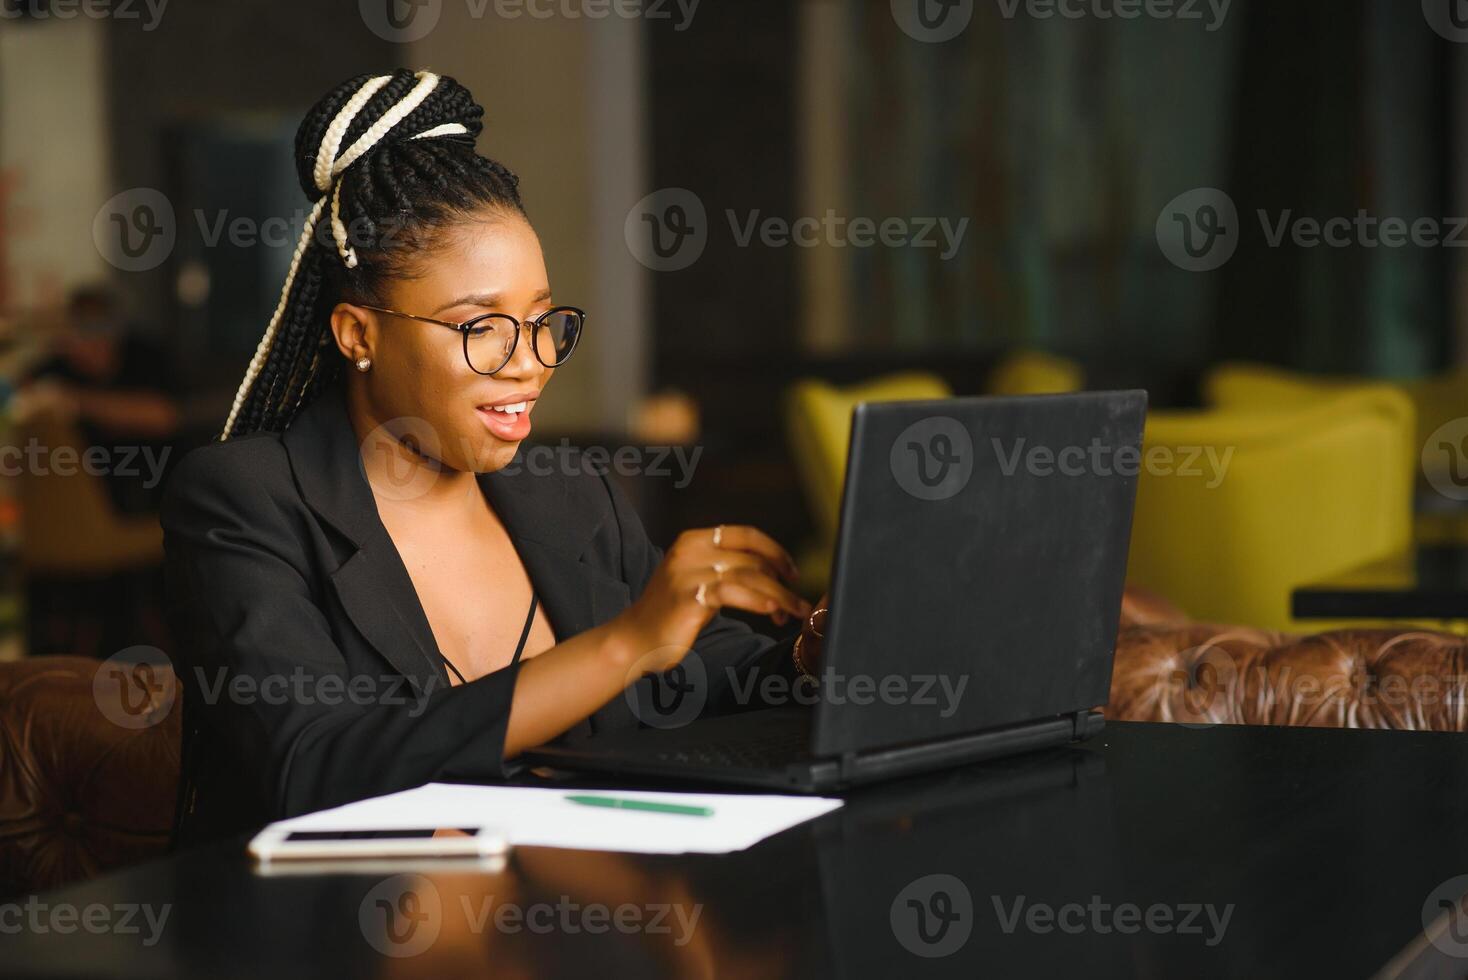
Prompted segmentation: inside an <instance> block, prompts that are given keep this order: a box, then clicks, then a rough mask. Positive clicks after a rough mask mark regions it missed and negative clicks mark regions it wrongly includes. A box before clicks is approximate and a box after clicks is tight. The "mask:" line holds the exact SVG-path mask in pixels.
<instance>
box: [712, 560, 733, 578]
mask: <svg viewBox="0 0 1468 980" xmlns="http://www.w3.org/2000/svg"><path fill="white" fill-rule="evenodd" d="M728 570H729V566H728V565H726V564H724V563H723V562H721V561H716V562H714V575H716V576H718V577H719V578H720V579H722V578H723V577H724V573H725V572H726V571H728Z"/></svg>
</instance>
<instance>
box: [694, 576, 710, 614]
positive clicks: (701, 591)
mask: <svg viewBox="0 0 1468 980" xmlns="http://www.w3.org/2000/svg"><path fill="white" fill-rule="evenodd" d="M708 590H709V584H708V583H707V582H700V583H698V591H697V592H695V593H693V601H694V602H696V603H698V604H699V605H700V606H703V608H705V609H707V608H708V607H709V604H708Z"/></svg>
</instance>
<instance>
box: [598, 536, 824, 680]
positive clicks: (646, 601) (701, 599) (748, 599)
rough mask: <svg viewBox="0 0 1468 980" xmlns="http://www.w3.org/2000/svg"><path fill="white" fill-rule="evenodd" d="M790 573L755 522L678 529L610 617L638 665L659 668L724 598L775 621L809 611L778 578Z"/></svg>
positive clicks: (683, 650)
mask: <svg viewBox="0 0 1468 980" xmlns="http://www.w3.org/2000/svg"><path fill="white" fill-rule="evenodd" d="M794 578H795V561H794V559H792V558H791V557H790V555H789V553H788V552H787V551H786V550H785V549H784V548H782V547H780V545H778V544H776V543H775V541H774V539H773V538H771V537H770V536H769V535H767V534H765V533H764V532H763V531H761V530H759V529H758V528H754V527H749V526H747V525H740V524H722V525H720V526H719V527H716V528H700V529H698V530H693V531H684V532H683V533H682V534H680V535H678V538H677V540H675V541H674V542H673V545H672V547H670V548H669V549H668V550H667V552H666V553H665V554H664V555H663V561H662V564H660V565H659V566H658V567H657V570H656V571H654V572H653V575H652V578H651V579H649V580H648V583H647V587H646V588H645V589H643V591H642V595H640V596H638V597H637V600H636V601H635V602H633V603H632V605H631V606H629V607H628V608H627V609H626V610H625V611H624V612H622V614H621V615H620V616H618V617H617V618H616V619H615V620H613V621H612V624H611V625H613V626H614V628H615V630H616V633H617V635H618V638H619V640H620V641H621V644H622V645H623V648H624V649H625V650H627V651H628V653H629V654H630V656H631V658H632V660H631V662H632V663H634V664H636V665H637V666H638V667H639V668H640V670H641V672H643V673H660V672H662V671H665V670H668V669H670V668H671V667H673V666H674V665H675V664H677V663H678V662H679V661H681V660H682V659H683V657H684V656H685V655H686V654H687V653H688V651H689V650H690V649H691V648H692V647H693V641H694V640H695V639H696V638H697V637H698V634H699V631H700V630H702V629H703V628H704V626H706V625H707V624H708V622H709V620H710V619H712V618H713V617H714V616H715V614H717V613H718V611H719V609H720V608H722V607H724V606H728V607H730V608H733V609H743V610H745V611H746V612H753V613H761V614H764V615H767V616H769V617H770V618H771V619H773V620H774V621H775V623H776V624H778V625H784V624H785V623H786V622H787V621H788V619H790V618H795V619H804V618H805V617H807V616H809V615H810V611H811V607H810V603H808V602H806V601H805V600H804V599H802V598H801V597H800V596H798V595H796V594H795V593H794V592H791V591H790V589H789V588H788V587H787V586H786V585H785V582H788V581H791V580H793V579H794ZM782 580H783V581H782Z"/></svg>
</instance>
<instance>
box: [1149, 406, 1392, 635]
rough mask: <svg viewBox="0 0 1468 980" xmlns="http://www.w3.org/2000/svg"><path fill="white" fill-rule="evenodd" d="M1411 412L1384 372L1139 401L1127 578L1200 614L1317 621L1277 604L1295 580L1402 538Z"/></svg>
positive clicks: (1371, 554) (1287, 625) (1374, 553)
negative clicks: (1334, 386) (1323, 386)
mask: <svg viewBox="0 0 1468 980" xmlns="http://www.w3.org/2000/svg"><path fill="white" fill-rule="evenodd" d="M1224 400H1227V399H1224ZM1414 425H1415V411H1414V409H1413V406H1412V403H1411V401H1410V400H1409V399H1408V398H1407V396H1406V395H1404V394H1403V393H1402V392H1401V391H1399V390H1397V389H1396V388H1394V387H1392V386H1390V385H1374V386H1373V385H1367V386H1356V387H1351V388H1345V389H1342V390H1340V391H1339V392H1337V393H1335V394H1332V395H1328V396H1325V397H1317V398H1313V399H1302V400H1301V403H1300V404H1296V405H1292V406H1281V407H1279V408H1278V410H1276V411H1267V412H1264V411H1258V410H1247V409H1237V408H1220V409H1216V410H1210V411H1203V412H1153V413H1151V415H1150V416H1149V418H1148V422H1147V429H1146V436H1145V448H1144V456H1143V465H1142V467H1141V473H1140V474H1139V477H1138V484H1137V509H1136V516H1135V519H1134V521H1133V531H1132V546H1131V556H1130V563H1129V568H1128V580H1129V581H1131V582H1133V583H1135V584H1136V585H1139V586H1142V587H1144V588H1149V589H1152V590H1154V591H1156V592H1159V593H1161V594H1163V595H1166V596H1167V597H1168V598H1169V599H1171V600H1172V601H1174V602H1176V603H1178V604H1179V605H1181V606H1182V607H1183V608H1185V609H1187V610H1188V611H1189V612H1190V613H1191V614H1193V615H1194V616H1196V617H1197V618H1200V619H1211V620H1215V621H1219V622H1241V623H1248V624H1250V625H1251V626H1259V627H1266V628H1275V629H1296V628H1314V629H1319V628H1320V625H1321V624H1320V623H1297V622H1296V621H1294V620H1293V619H1292V618H1291V616H1290V593H1291V592H1292V590H1293V589H1294V588H1295V587H1296V586H1298V585H1302V584H1304V583H1307V582H1311V581H1316V580H1318V579H1321V578H1324V577H1327V576H1330V575H1335V574H1339V573H1341V572H1344V571H1346V570H1348V569H1350V568H1353V567H1356V566H1358V565H1362V564H1365V563H1366V562H1369V561H1374V560H1377V559H1380V558H1384V557H1387V556H1389V555H1391V554H1393V553H1396V552H1400V551H1402V550H1404V549H1406V548H1407V547H1408V546H1409V544H1410V542H1411V536H1412V474H1411V473H1410V472H1409V471H1408V470H1407V469H1406V468H1404V467H1403V466H1402V465H1401V464H1400V460H1401V459H1402V458H1403V457H1404V456H1405V455H1407V454H1408V453H1409V452H1410V451H1411V450H1412V440H1413V438H1414V436H1413V432H1414Z"/></svg>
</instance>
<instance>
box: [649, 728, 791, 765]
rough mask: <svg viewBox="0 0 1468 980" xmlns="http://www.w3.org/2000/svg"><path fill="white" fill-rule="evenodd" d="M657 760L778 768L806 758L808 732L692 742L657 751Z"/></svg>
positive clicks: (689, 763) (789, 730)
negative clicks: (664, 750)
mask: <svg viewBox="0 0 1468 980" xmlns="http://www.w3.org/2000/svg"><path fill="white" fill-rule="evenodd" d="M655 758H656V759H657V760H658V761H659V762H677V763H680V764H688V765H701V766H724V767H729V768H737V769H778V768H781V767H783V766H786V765H788V764H790V763H792V762H796V761H798V760H801V759H809V758H810V731H809V730H808V729H805V728H801V729H786V730H782V731H775V732H767V733H759V734H751V735H750V736H748V737H743V736H741V737H740V738H738V739H736V740H726V741H721V742H696V743H693V744H690V745H681V746H679V747H678V748H676V749H670V750H668V751H666V752H659V753H657V755H656V756H655Z"/></svg>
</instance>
